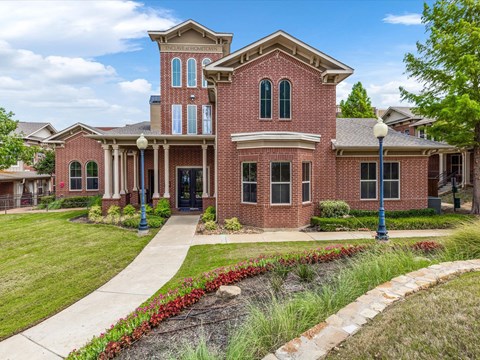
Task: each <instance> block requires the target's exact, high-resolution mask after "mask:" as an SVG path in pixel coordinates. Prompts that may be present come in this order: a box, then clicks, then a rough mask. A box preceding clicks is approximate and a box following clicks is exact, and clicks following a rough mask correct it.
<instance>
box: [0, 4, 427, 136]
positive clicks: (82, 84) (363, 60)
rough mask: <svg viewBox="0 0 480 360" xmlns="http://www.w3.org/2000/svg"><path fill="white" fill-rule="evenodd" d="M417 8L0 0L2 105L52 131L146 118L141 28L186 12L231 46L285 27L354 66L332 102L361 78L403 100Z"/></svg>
mask: <svg viewBox="0 0 480 360" xmlns="http://www.w3.org/2000/svg"><path fill="white" fill-rule="evenodd" d="M429 3H431V2H429ZM422 10H423V1H420V0H316V1H315V0H296V1H276V0H269V1H228V0H225V1H221V0H216V1H186V0H177V1H144V2H139V1H113V0H111V1H93V0H89V1H59V0H57V1H21V0H17V1H5V0H3V1H0V107H3V108H5V109H6V110H7V111H12V112H14V113H15V117H14V118H15V119H16V120H20V121H36V122H50V123H51V124H52V125H53V126H54V127H55V128H56V129H57V130H62V129H64V128H66V127H68V126H70V125H72V124H74V123H77V122H82V123H85V124H88V125H92V126H123V125H125V124H132V123H136V122H140V121H147V120H149V104H148V100H149V97H150V95H152V94H158V93H159V84H160V69H159V66H160V65H159V62H160V58H159V52H158V46H157V45H156V44H155V43H153V42H151V40H150V38H149V37H148V34H147V31H148V30H166V29H168V28H170V27H172V26H174V25H176V24H179V23H181V22H183V21H185V20H188V19H193V20H195V21H197V22H199V23H200V24H202V25H204V26H206V27H208V28H210V29H212V30H214V31H217V32H231V33H233V34H234V36H233V42H232V47H231V50H232V51H235V50H237V49H240V48H242V47H244V46H245V45H248V44H250V43H252V42H255V41H256V40H258V39H260V38H262V37H265V36H267V35H269V34H271V33H273V32H275V31H277V30H280V29H281V30H284V31H286V32H288V33H290V34H291V35H293V36H295V37H297V38H298V39H300V40H302V41H304V42H306V43H307V44H309V45H311V46H313V47H315V48H317V49H318V50H320V51H322V52H324V53H326V54H328V55H329V56H331V57H333V58H335V59H337V60H339V61H341V62H343V63H345V64H347V65H348V66H350V67H352V68H354V69H355V73H354V74H353V75H352V76H350V77H349V78H347V79H346V80H344V81H343V82H342V83H340V84H339V85H338V86H337V102H338V103H339V102H340V100H342V99H346V98H347V96H348V94H349V92H350V90H351V87H352V85H353V84H354V83H356V82H357V81H361V82H362V84H363V85H364V87H365V88H366V89H367V93H368V95H369V96H370V98H371V100H372V105H373V106H375V107H377V108H380V109H386V108H388V107H389V106H395V105H403V106H408V105H409V104H406V103H401V101H400V96H399V90H398V88H399V86H404V87H405V88H407V89H408V90H410V91H414V92H415V91H419V90H421V86H420V84H418V83H417V82H416V81H415V80H414V79H409V78H408V77H407V75H406V74H405V65H404V63H403V58H404V56H405V54H406V53H407V52H415V49H416V47H415V43H416V42H417V41H420V42H424V41H425V38H426V33H425V26H424V24H422V23H421V12H422Z"/></svg>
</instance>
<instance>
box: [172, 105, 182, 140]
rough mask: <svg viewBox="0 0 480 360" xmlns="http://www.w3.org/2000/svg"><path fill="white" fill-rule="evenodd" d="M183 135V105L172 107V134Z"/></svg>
mask: <svg viewBox="0 0 480 360" xmlns="http://www.w3.org/2000/svg"><path fill="white" fill-rule="evenodd" d="M181 133H182V105H172V134H181Z"/></svg>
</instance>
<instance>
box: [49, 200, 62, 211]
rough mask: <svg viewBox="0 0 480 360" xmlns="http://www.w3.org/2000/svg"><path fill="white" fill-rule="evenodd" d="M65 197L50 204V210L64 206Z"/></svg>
mask: <svg viewBox="0 0 480 360" xmlns="http://www.w3.org/2000/svg"><path fill="white" fill-rule="evenodd" d="M63 200H64V199H57V200H55V201H52V202H51V203H50V204H48V210H58V209H61V208H62V203H63Z"/></svg>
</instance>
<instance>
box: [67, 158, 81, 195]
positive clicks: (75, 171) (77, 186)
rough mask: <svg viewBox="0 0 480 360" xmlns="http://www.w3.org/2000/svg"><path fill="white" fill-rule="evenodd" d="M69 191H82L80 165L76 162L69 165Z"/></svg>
mask: <svg viewBox="0 0 480 360" xmlns="http://www.w3.org/2000/svg"><path fill="white" fill-rule="evenodd" d="M69 170H70V190H82V165H81V164H80V163H79V162H78V161H72V162H71V163H70V169H69Z"/></svg>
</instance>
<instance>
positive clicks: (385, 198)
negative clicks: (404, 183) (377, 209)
mask: <svg viewBox="0 0 480 360" xmlns="http://www.w3.org/2000/svg"><path fill="white" fill-rule="evenodd" d="M385 164H398V180H385V178H384V179H383V182H384V183H386V182H396V181H398V197H396V198H387V197H386V196H385V187H384V188H383V195H384V196H383V199H384V200H400V198H401V184H400V179H401V178H402V176H401V173H400V161H385V162H384V163H383V169H384V170H385Z"/></svg>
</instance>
